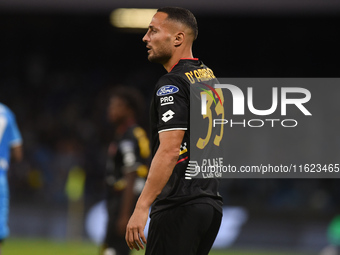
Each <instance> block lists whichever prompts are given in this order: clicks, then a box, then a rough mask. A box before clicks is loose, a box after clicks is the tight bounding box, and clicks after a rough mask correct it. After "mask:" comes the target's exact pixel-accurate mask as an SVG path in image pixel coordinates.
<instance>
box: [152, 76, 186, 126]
mask: <svg viewBox="0 0 340 255" xmlns="http://www.w3.org/2000/svg"><path fill="white" fill-rule="evenodd" d="M154 97H155V98H154V102H155V108H156V111H157V114H158V118H157V119H158V123H157V130H158V133H160V132H163V131H170V130H187V129H188V125H189V103H190V95H189V85H188V84H187V83H186V82H185V81H184V80H183V79H181V78H180V77H178V76H174V75H173V76H171V75H168V76H167V75H165V76H163V77H162V78H161V79H160V80H159V81H158V83H157V86H156V90H155V95H154Z"/></svg>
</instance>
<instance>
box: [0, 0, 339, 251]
mask: <svg viewBox="0 0 340 255" xmlns="http://www.w3.org/2000/svg"><path fill="white" fill-rule="evenodd" d="M161 5H162V6H166V5H178V6H183V7H186V8H189V9H190V10H192V11H193V12H194V14H195V15H196V16H197V19H198V23H199V37H198V40H197V42H196V43H195V44H194V55H195V57H199V58H200V59H202V60H203V61H204V62H205V63H206V64H207V65H209V66H210V67H211V68H212V69H213V70H214V72H215V74H216V76H218V77H339V59H340V58H339V57H340V54H339V45H340V39H339V38H340V37H339V25H340V16H339V14H340V2H339V1H333V0H326V1H321V0H311V1H293V0H289V1H284V0H278V1H272V2H269V1H260V0H256V1H250V0H247V1H242V3H241V2H239V1H236V0H229V1H222V0H211V1H205V2H198V1H193V0H190V1H185V2H183V3H182V2H180V1H177V0H175V1H162V2H161ZM121 7H125V8H131V7H134V8H157V7H160V6H159V3H155V1H152V0H147V1H143V3H142V2H138V1H136V0H134V1H133V0H130V1H123V0H115V1H108V0H97V1H80V0H67V1H66V0H63V1H61V0H58V1H57V0H50V1H40V0H30V1H25V0H1V1H0V34H1V39H0V43H1V57H0V102H3V103H5V104H7V105H8V106H9V107H10V108H12V110H13V111H14V112H15V114H16V116H17V121H18V123H19V127H20V129H21V132H22V134H23V138H24V148H25V160H24V162H22V163H20V164H12V166H11V169H10V170H9V172H8V175H9V180H10V190H11V211H10V227H11V235H12V239H10V240H9V241H8V244H7V247H6V245H5V248H4V252H5V253H4V254H20V253H21V252H19V251H17V250H16V251H14V250H12V253H11V249H15V247H23V249H24V247H26V246H25V245H27V247H31V248H32V247H33V246H34V245H35V244H36V246H37V247H45V246H44V242H47V243H48V242H49V241H39V240H41V239H47V240H51V241H52V244H50V246H49V247H50V248H45V251H46V250H51V252H46V253H43V251H41V253H40V251H34V252H33V253H32V254H54V253H53V252H52V251H53V250H54V249H56V248H53V247H55V246H53V244H54V242H57V244H58V242H64V241H68V242H69V241H73V242H74V243H75V245H77V244H79V242H80V244H81V245H79V246H77V247H81V246H83V244H82V243H81V242H82V241H86V242H89V239H90V235H89V233H88V231H86V229H85V221H86V219H87V217H88V213H89V212H90V211H91V208H93V206H94V205H96V204H97V203H98V202H100V201H101V200H103V198H104V185H103V176H104V169H105V161H106V148H107V146H108V143H109V141H110V139H111V132H110V126H109V125H108V124H107V122H106V102H107V101H106V100H107V94H108V92H109V91H110V89H112V88H113V87H114V86H116V85H119V84H124V85H126V86H135V87H138V88H139V89H140V90H141V91H142V93H143V95H144V96H145V97H146V99H147V100H146V101H149V99H150V95H151V93H152V89H153V86H154V84H155V82H156V81H157V79H158V78H159V77H160V76H161V75H162V74H163V73H164V72H165V71H164V70H163V69H162V67H161V66H159V65H155V64H150V63H148V61H147V58H146V56H147V54H146V49H145V45H144V43H143V42H142V40H141V38H142V36H143V33H144V32H145V29H144V30H143V29H131V28H117V27H115V26H113V25H112V24H111V20H110V15H111V12H112V11H113V10H115V9H117V8H121ZM146 108H147V107H146ZM145 116H146V117H145V118H144V119H143V123H142V124H143V125H144V126H145V127H147V126H148V117H147V116H148V115H147V112H146V115H145ZM333 117H337V116H333ZM334 139H337V140H339V138H338V137H334ZM339 143H340V141H339ZM320 149H321V150H323V151H324V153H327V150H334V149H335V148H328V147H327V146H325V147H324V148H320ZM337 163H339V162H337ZM84 177H85V178H84ZM221 193H222V194H223V196H224V200H225V205H226V206H228V208H229V209H230V210H231V211H229V212H231V215H232V216H230V218H229V225H228V226H227V227H226V229H225V236H224V237H223V238H225V239H222V240H221V241H220V242H221V243H220V247H222V248H223V249H222V250H220V252H221V253H216V254H238V253H237V252H230V250H232V251H234V250H235V249H236V250H248V251H249V250H253V251H254V252H252V253H251V252H249V253H246V252H243V253H242V251H241V253H240V254H267V253H264V252H259V253H256V251H258V250H259V251H263V250H269V251H272V253H268V254H305V253H308V254H319V252H320V251H321V250H322V249H324V248H325V247H326V246H328V245H329V244H337V243H340V241H339V239H340V237H339V234H338V235H336V234H334V233H339V225H337V222H338V221H337V220H336V218H335V217H336V215H338V214H339V213H340V181H339V180H338V179H308V180H307V179H266V180H265V179H256V180H254V179H253V180H251V179H234V180H223V182H222V186H221ZM334 219H335V220H334ZM332 220H334V221H333V222H334V224H332V225H330V222H331V221H332ZM26 238H29V239H28V241H27V240H26ZM11 240H12V241H11ZM224 240H225V241H224ZM87 245H89V246H90V247H91V248H88V249H87V250H86V251H80V250H79V248H75V251H73V250H72V247H70V246H66V249H65V250H64V251H61V252H60V253H58V254H71V253H72V254H84V255H86V254H95V253H96V252H97V248H96V244H94V243H92V244H91V243H90V244H87ZM86 247H87V246H86ZM6 249H7V251H6ZM224 249H225V252H226V253H224ZM25 250H26V251H27V250H28V249H25ZM228 251H229V252H228ZM68 252H70V253H68ZM77 252H78V253H77ZM276 252H281V253H276ZM26 254H28V253H26ZM28 255H29V254H28Z"/></svg>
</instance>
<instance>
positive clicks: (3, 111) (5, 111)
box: [0, 103, 14, 121]
mask: <svg viewBox="0 0 340 255" xmlns="http://www.w3.org/2000/svg"><path fill="white" fill-rule="evenodd" d="M0 115H2V116H5V117H6V118H7V119H8V120H9V121H12V119H14V114H13V112H12V111H11V109H9V108H8V106H6V105H4V104H2V103H0Z"/></svg>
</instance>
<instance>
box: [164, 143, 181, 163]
mask: <svg viewBox="0 0 340 255" xmlns="http://www.w3.org/2000/svg"><path fill="white" fill-rule="evenodd" d="M160 152H161V154H162V155H163V157H162V158H163V159H164V160H169V161H171V162H177V160H178V157H179V152H180V149H179V147H177V146H176V147H174V146H167V145H164V146H162V147H160Z"/></svg>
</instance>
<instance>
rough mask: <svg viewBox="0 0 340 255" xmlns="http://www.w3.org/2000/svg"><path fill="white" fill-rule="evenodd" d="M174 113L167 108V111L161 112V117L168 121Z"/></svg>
mask: <svg viewBox="0 0 340 255" xmlns="http://www.w3.org/2000/svg"><path fill="white" fill-rule="evenodd" d="M174 114H175V113H174V112H173V111H171V110H169V111H167V112H165V113H163V118H162V120H163V121H164V122H168V121H169V120H171V119H172V118H173V117H174Z"/></svg>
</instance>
